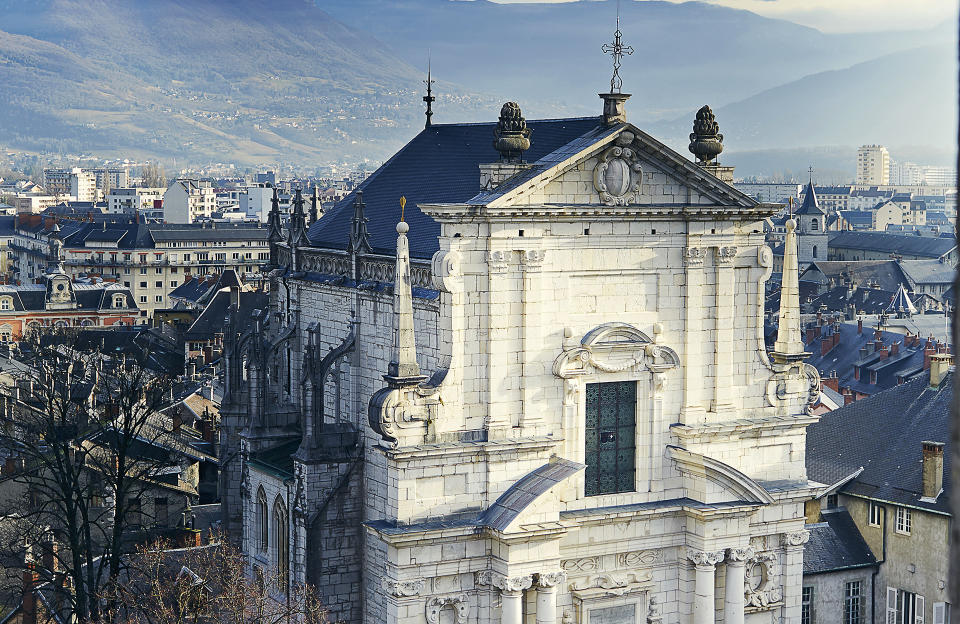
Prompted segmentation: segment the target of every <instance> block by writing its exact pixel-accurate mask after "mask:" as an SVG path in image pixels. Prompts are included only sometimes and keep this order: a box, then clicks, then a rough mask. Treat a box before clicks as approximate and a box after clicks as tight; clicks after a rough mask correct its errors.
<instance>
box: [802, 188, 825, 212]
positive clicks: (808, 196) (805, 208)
mask: <svg viewBox="0 0 960 624" xmlns="http://www.w3.org/2000/svg"><path fill="white" fill-rule="evenodd" d="M796 214H798V215H811V214H812V215H826V214H827V211H826V210H824V209H823V208H821V207H820V202H818V201H817V192H816V191H815V190H814V188H813V182H807V188H806V189H805V190H804V192H803V203H802V204H800V208H798V209H797V213H796Z"/></svg>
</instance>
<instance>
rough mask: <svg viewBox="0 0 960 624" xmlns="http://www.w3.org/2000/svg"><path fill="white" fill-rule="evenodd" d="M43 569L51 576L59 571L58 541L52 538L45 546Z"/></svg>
mask: <svg viewBox="0 0 960 624" xmlns="http://www.w3.org/2000/svg"><path fill="white" fill-rule="evenodd" d="M42 565H43V569H44V570H47V571H48V572H49V573H50V574H51V575H53V574H54V573H55V572H57V571H58V568H59V566H58V565H57V541H56V540H55V539H53V537H51V538H50V539H49V540H48V541H47V542H45V543H44V545H43V559H42Z"/></svg>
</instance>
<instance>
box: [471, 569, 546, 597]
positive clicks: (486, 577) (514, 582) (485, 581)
mask: <svg viewBox="0 0 960 624" xmlns="http://www.w3.org/2000/svg"><path fill="white" fill-rule="evenodd" d="M476 582H477V585H489V586H491V587H496V588H497V589H499V590H500V591H502V592H504V593H507V594H511V593H514V594H515V593H519V592H522V591H523V590H525V589H530V586H531V585H533V575H532V574H527V575H526V576H512V577H508V576H504V575H503V574H500V573H498V572H494V571H493V570H481V571H480V572H477V575H476Z"/></svg>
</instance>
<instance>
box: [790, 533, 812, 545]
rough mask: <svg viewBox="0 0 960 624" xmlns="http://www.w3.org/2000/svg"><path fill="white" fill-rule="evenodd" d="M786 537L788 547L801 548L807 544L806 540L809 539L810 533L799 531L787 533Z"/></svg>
mask: <svg viewBox="0 0 960 624" xmlns="http://www.w3.org/2000/svg"><path fill="white" fill-rule="evenodd" d="M786 537H787V544H788V545H789V546H803V545H804V544H806V543H807V540H809V539H810V531H807V530H806V529H800V530H799V531H794V532H792V533H787V534H786Z"/></svg>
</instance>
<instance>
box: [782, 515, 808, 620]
mask: <svg viewBox="0 0 960 624" xmlns="http://www.w3.org/2000/svg"><path fill="white" fill-rule="evenodd" d="M782 537H783V544H784V561H783V578H784V583H783V618H782V620H781V621H782V622H783V624H800V601H801V594H800V590H801V583H800V579H802V578H803V545H804V544H806V543H807V540H809V539H810V531H807V530H806V529H800V530H799V531H793V532H791V533H784V534H783V536H782Z"/></svg>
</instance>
